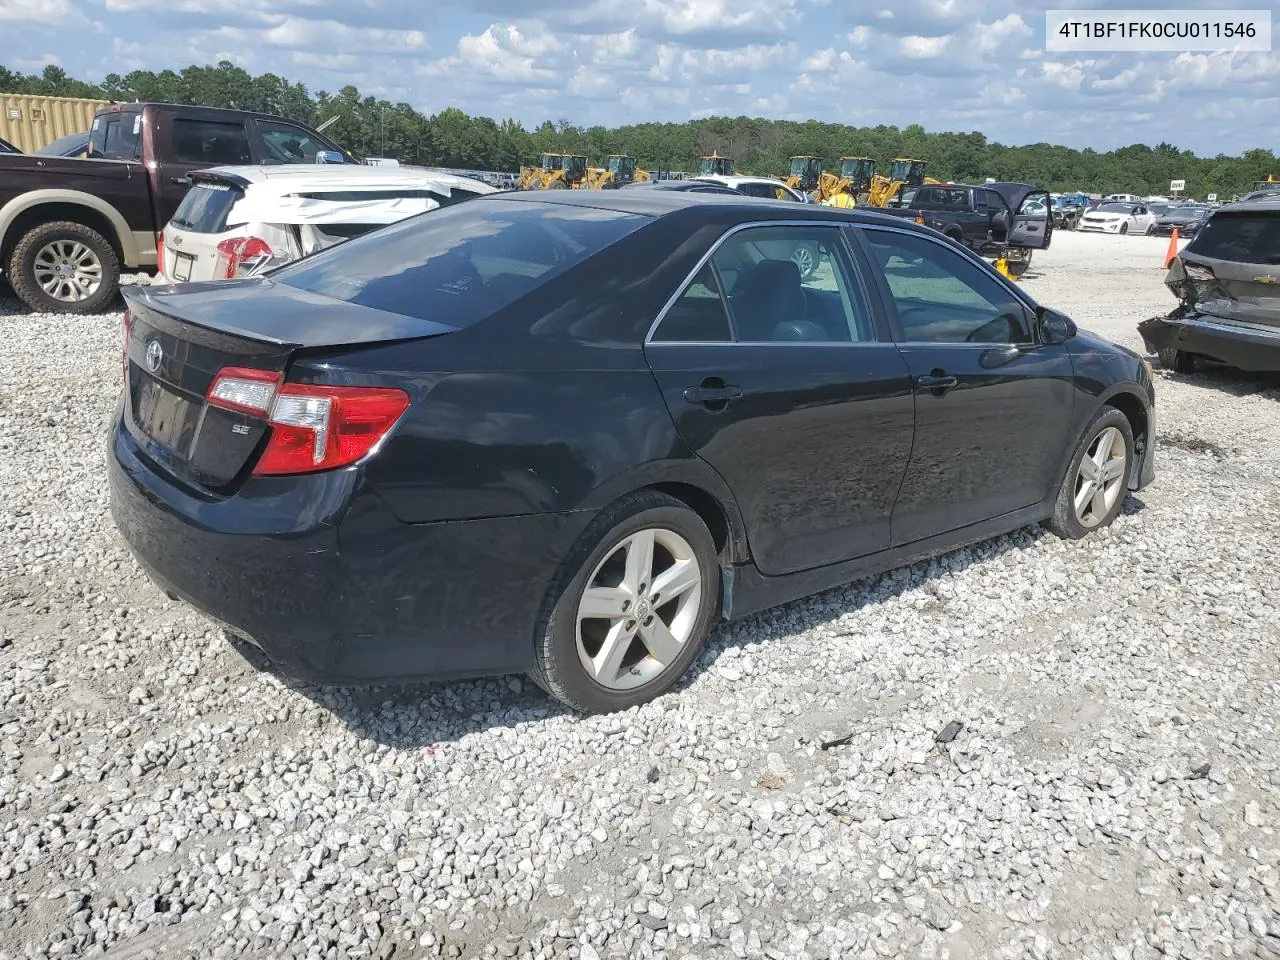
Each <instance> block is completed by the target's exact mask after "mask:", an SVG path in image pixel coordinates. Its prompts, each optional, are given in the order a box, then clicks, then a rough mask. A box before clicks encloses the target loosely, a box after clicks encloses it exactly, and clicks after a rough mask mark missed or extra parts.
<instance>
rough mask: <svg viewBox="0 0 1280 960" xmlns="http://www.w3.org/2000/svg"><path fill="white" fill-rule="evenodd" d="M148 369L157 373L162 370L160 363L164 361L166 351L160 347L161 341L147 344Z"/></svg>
mask: <svg viewBox="0 0 1280 960" xmlns="http://www.w3.org/2000/svg"><path fill="white" fill-rule="evenodd" d="M146 360H147V369H148V370H150V371H151V372H152V373H155V372H156V371H157V370H159V369H160V363H161V361H162V360H164V349H163V348H162V347H161V346H160V341H159V340H152V341H151V342H150V343H148V344H147V353H146Z"/></svg>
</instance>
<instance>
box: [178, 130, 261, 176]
mask: <svg viewBox="0 0 1280 960" xmlns="http://www.w3.org/2000/svg"><path fill="white" fill-rule="evenodd" d="M173 159H174V160H176V161H178V162H179V163H200V164H207V165H208V166H211V167H217V166H223V165H225V164H237V163H252V162H253V161H252V158H251V157H250V155H249V137H248V135H247V134H246V133H245V132H244V124H243V123H217V122H214V121H211V120H182V119H175V120H174V121H173Z"/></svg>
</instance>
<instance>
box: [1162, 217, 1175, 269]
mask: <svg viewBox="0 0 1280 960" xmlns="http://www.w3.org/2000/svg"><path fill="white" fill-rule="evenodd" d="M1177 256H1178V228H1177V227H1174V228H1173V233H1171V234H1169V252H1168V253H1166V254H1165V255H1164V268H1165V269H1166V270H1168V269H1169V264H1171V263H1173V261H1174V258H1176V257H1177Z"/></svg>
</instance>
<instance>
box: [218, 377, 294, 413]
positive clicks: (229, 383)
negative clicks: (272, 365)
mask: <svg viewBox="0 0 1280 960" xmlns="http://www.w3.org/2000/svg"><path fill="white" fill-rule="evenodd" d="M283 378H284V375H283V374H281V373H278V372H277V371H275V370H255V369H253V368H252V367H223V368H222V369H221V370H219V371H218V374H217V376H215V377H214V378H213V382H212V383H211V384H209V390H208V392H207V393H205V400H206V401H208V403H209V404H210V405H211V406H214V407H221V408H222V409H224V410H233V411H235V412H236V413H251V414H255V415H257V416H260V417H265V416H266V415H267V412H268V411H269V410H270V409H271V402H272V401H273V400H275V398H276V389H277V388H278V387H279V386H280V381H281V380H282V379H283Z"/></svg>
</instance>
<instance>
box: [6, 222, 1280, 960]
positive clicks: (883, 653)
mask: <svg viewBox="0 0 1280 960" xmlns="http://www.w3.org/2000/svg"><path fill="white" fill-rule="evenodd" d="M1164 246H1165V243H1164V242H1162V241H1156V240H1149V239H1146V238H1140V237H1108V236H1087V237H1086V236H1079V235H1074V234H1059V238H1058V239H1056V240H1055V243H1054V247H1053V249H1052V250H1051V251H1049V252H1048V253H1046V254H1044V255H1038V256H1037V258H1036V261H1035V263H1034V265H1033V266H1034V269H1033V271H1032V272H1031V273H1029V274H1028V276H1027V277H1026V279H1025V283H1026V287H1027V289H1028V290H1030V291H1031V292H1032V293H1033V294H1034V295H1035V296H1037V297H1038V298H1040V299H1041V300H1042V301H1043V302H1045V303H1048V304H1051V305H1054V306H1057V307H1060V308H1063V309H1065V310H1067V311H1068V312H1069V313H1071V314H1072V315H1073V316H1074V317H1075V318H1076V319H1077V320H1078V321H1079V322H1080V323H1081V325H1082V326H1086V327H1090V328H1093V329H1097V330H1099V331H1101V332H1103V333H1106V334H1107V335H1109V336H1112V337H1114V338H1116V339H1117V340H1119V341H1121V342H1123V343H1127V344H1130V345H1132V346H1138V345H1139V342H1138V338H1137V334H1136V332H1135V331H1134V325H1135V324H1136V323H1137V322H1138V321H1139V320H1141V319H1143V318H1145V317H1147V316H1150V315H1152V314H1154V313H1156V312H1163V311H1164V310H1166V309H1167V308H1168V307H1169V306H1170V305H1171V304H1172V302H1173V301H1172V298H1171V297H1170V295H1169V294H1168V292H1167V291H1166V290H1165V289H1164V287H1163V286H1162V284H1161V282H1160V280H1161V277H1162V276H1163V272H1162V271H1161V270H1160V269H1159V264H1160V262H1161V260H1162V257H1163V251H1164ZM0 313H3V314H5V316H4V318H3V320H2V321H0V322H3V323H4V325H5V329H6V336H5V337H4V339H3V342H0V483H2V484H3V490H4V497H3V499H2V502H0V524H3V531H4V533H3V537H2V538H0V752H2V756H0V957H3V958H16V957H54V956H66V957H70V956H93V955H96V954H100V953H103V952H105V953H107V955H108V956H111V957H131V958H137V957H147V956H150V957H164V958H166V960H168V958H183V957H209V956H211V957H241V956H263V957H278V956H282V955H283V956H308V957H334V958H336V957H355V956H374V957H389V956H392V955H394V956H396V957H412V958H419V957H437V956H444V957H466V958H470V957H494V956H498V957H531V958H532V957H537V958H551V957H555V958H561V957H568V958H578V960H601V958H610V957H619V958H621V957H627V958H631V957H659V956H660V957H673V958H681V957H698V958H720V957H726V958H727V957H771V958H787V960H806V958H812V960H822V958H827V957H855V956H856V957H864V956H865V957H873V956H884V957H907V956H909V957H922V958H928V957H938V958H942V957H951V958H957V960H960V958H989V957H995V958H999V957H1008V958H1015V957H1016V958H1023V957H1026V956H1028V955H1030V956H1032V957H1035V958H1052V957H1061V958H1102V960H1128V958H1137V960H1141V958H1153V957H1158V956H1161V955H1163V956H1167V957H1178V956H1181V957H1185V958H1201V957H1242V956H1243V957H1253V956H1257V957H1263V958H1280V874H1278V873H1277V864H1278V863H1280V839H1278V838H1277V831H1276V825H1277V822H1278V818H1277V811H1278V809H1280V730H1278V729H1277V719H1276V718H1277V711H1276V707H1277V703H1280V675H1278V673H1277V670H1276V636H1277V622H1278V621H1277V604H1278V603H1280V574H1278V573H1277V571H1280V557H1278V556H1277V554H1278V553H1280V548H1278V547H1277V543H1278V542H1280V538H1277V536H1276V535H1277V532H1280V482H1278V481H1277V475H1278V473H1280V471H1277V463H1276V453H1275V451H1276V449H1277V447H1276V443H1275V438H1276V436H1277V429H1278V428H1280V405H1278V401H1280V391H1278V389H1277V383H1276V382H1275V381H1274V380H1267V379H1265V378H1256V377H1241V376H1237V375H1228V374H1198V375H1196V376H1190V377H1181V376H1172V375H1163V374H1162V375H1160V378H1159V383H1158V385H1157V386H1158V391H1159V406H1160V417H1161V422H1160V433H1161V437H1160V445H1159V448H1158V453H1159V457H1158V469H1159V477H1158V480H1157V482H1156V484H1155V485H1154V486H1152V487H1150V488H1149V489H1148V490H1144V491H1143V492H1142V493H1141V495H1140V496H1137V497H1131V498H1130V499H1129V501H1128V503H1127V508H1126V510H1125V512H1124V514H1123V515H1122V516H1121V517H1120V518H1119V519H1118V520H1117V522H1116V523H1115V525H1114V526H1113V527H1112V528H1111V529H1110V530H1108V531H1105V532H1104V533H1102V534H1101V535H1097V536H1094V537H1092V538H1089V539H1086V540H1084V541H1082V542H1080V543H1064V542H1061V541H1058V540H1056V539H1054V538H1053V537H1051V536H1049V535H1047V534H1045V533H1044V532H1042V531H1040V530H1039V529H1038V528H1037V529H1027V530H1023V531H1021V532H1018V533H1016V534H1013V535H1011V536H1007V537H1004V538H1001V539H999V540H996V541H994V542H991V543H988V544H985V545H982V546H979V547H976V548H972V549H968V550H963V551H959V552H957V553H953V554H950V555H948V556H945V557H943V558H940V559H938V560H934V561H931V562H929V563H922V564H918V565H916V566H913V567H909V568H905V569H902V570H897V571H894V572H893V573H891V574H887V575H885V576H883V577H880V578H878V579H875V580H871V581H868V582H863V583H859V584H856V585H854V586H851V587H849V588H846V589H841V590H835V591H830V592H828V593H825V594H823V595H821V596H818V597H815V598H812V599H810V600H806V601H803V602H798V603H794V604H791V605H789V606H786V607H783V608H780V609H778V610H775V611H772V612H770V613H767V614H764V615H762V616H758V617H755V618H753V619H751V620H748V621H745V622H742V623H738V624H735V625H732V626H726V627H722V628H721V629H720V630H719V631H718V633H717V634H716V636H715V637H714V641H713V642H712V643H711V645H710V647H709V649H708V650H707V651H706V652H705V655H704V656H703V657H702V658H701V660H700V662H699V663H698V664H697V667H696V669H695V671H694V673H693V675H692V676H691V678H690V679H689V680H688V681H687V682H686V683H684V684H682V685H680V686H679V687H678V688H677V689H676V690H675V691H674V692H673V693H671V694H669V695H667V696H665V697H663V698H662V699H661V700H660V701H659V702H656V703H653V704H650V705H648V706H646V707H643V708H641V709H637V710H634V711H630V712H627V713H625V714H620V715H613V716H608V717H598V718H588V719H581V718H578V717H576V716H573V715H571V714H568V713H566V712H565V711H563V710H561V709H560V708H558V707H557V706H555V705H554V704H552V703H551V702H550V701H548V700H547V699H546V698H545V697H544V696H542V695H541V694H540V693H539V692H537V691H536V689H533V688H531V687H530V685H529V684H527V683H526V682H525V681H523V680H521V679H518V678H500V679H495V680H485V681H479V682H467V683H450V684H442V685H429V686H420V687H415V688H382V689H377V690H360V691H349V690H340V689H333V688H315V687H296V686H291V685H289V684H286V683H285V682H283V681H281V680H280V679H278V678H277V677H276V676H275V675H273V674H272V673H270V672H269V671H267V670H264V669H262V668H261V665H260V664H259V663H258V662H257V661H256V660H253V659H252V654H251V653H246V652H242V651H240V650H238V649H236V648H234V647H233V646H231V645H230V644H229V643H228V642H227V641H226V640H225V639H224V638H223V637H222V636H221V634H220V633H219V632H218V631H216V630H215V629H214V628H212V627H211V626H210V625H209V624H208V623H207V622H206V621H205V620H204V619H202V618H201V617H200V616H198V615H197V614H195V613H194V612H192V611H191V610H189V609H187V608H185V607H184V606H182V605H181V604H176V603H171V602H169V601H167V600H166V599H165V598H164V597H163V596H162V595H161V594H160V592H159V591H158V590H156V589H155V588H154V587H152V586H151V585H150V583H149V582H148V581H147V580H146V579H145V578H144V577H143V576H142V575H141V574H140V572H139V571H138V569H137V567H136V566H135V565H134V563H133V562H132V560H131V559H130V558H129V555H128V554H127V552H126V550H125V549H124V547H123V545H122V544H121V542H120V540H119V539H118V537H117V536H116V534H115V532H114V530H113V528H112V525H111V523H110V520H109V518H108V515H107V506H106V489H105V485H104V483H103V457H104V452H105V451H104V442H103V441H104V432H105V427H106V423H107V421H108V419H109V415H110V412H111V410H112V407H113V405H114V401H115V394H116V391H117V388H118V379H119V373H118V368H119V327H120V318H119V315H118V314H116V315H109V316H100V317H92V318H86V319H65V318H48V317H33V316H27V315H24V314H22V313H21V312H20V311H19V310H18V308H17V307H16V305H14V304H13V303H12V302H8V303H7V304H6V305H3V306H0ZM940 740H944V741H947V742H939V741H940ZM830 741H837V743H836V744H835V745H829V747H828V748H826V749H824V744H829V742H830Z"/></svg>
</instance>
